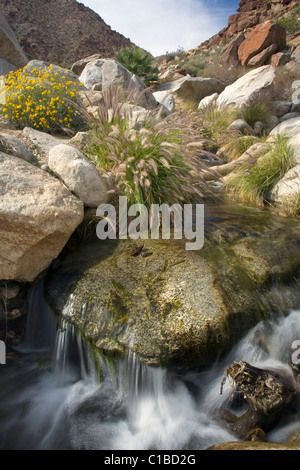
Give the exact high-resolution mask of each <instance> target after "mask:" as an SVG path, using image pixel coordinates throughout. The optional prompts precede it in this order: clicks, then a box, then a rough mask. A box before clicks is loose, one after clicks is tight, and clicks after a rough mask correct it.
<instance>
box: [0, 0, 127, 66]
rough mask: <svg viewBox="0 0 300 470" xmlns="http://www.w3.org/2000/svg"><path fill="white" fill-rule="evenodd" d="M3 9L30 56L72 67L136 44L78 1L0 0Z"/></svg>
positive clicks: (23, 47) (111, 54) (111, 55)
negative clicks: (77, 62) (95, 56)
mask: <svg viewBox="0 0 300 470" xmlns="http://www.w3.org/2000/svg"><path fill="white" fill-rule="evenodd" d="M0 8H1V9H2V12H3V14H4V16H5V17H6V20H7V22H8V23H9V25H10V27H11V28H12V30H13V31H14V33H15V35H16V38H17V40H18V42H19V44H20V45H21V47H22V49H23V50H24V52H25V54H26V55H27V57H29V59H38V60H44V61H46V62H53V63H56V64H59V65H62V66H71V65H72V63H74V62H76V61H77V60H79V59H82V58H84V57H88V56H90V55H93V54H96V53H97V54H101V55H102V57H103V58H108V57H113V56H114V54H115V53H116V52H118V51H119V50H120V49H122V48H124V47H132V46H134V44H133V43H132V42H131V41H130V39H129V38H126V37H125V36H123V35H122V34H120V33H118V32H116V31H114V30H112V29H111V27H110V26H109V25H107V24H106V23H105V22H104V20H103V19H102V18H101V17H100V16H99V15H98V14H97V13H96V12H94V11H93V10H92V9H91V8H89V7H87V6H85V5H83V4H82V3H79V2H77V1H76V0H26V2H24V1H23V0H0Z"/></svg>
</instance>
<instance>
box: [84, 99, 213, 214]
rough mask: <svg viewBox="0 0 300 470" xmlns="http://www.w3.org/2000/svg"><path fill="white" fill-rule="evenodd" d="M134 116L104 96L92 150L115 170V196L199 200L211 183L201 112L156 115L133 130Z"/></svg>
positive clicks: (99, 160) (141, 199) (112, 172)
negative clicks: (204, 172) (206, 170)
mask: <svg viewBox="0 0 300 470" xmlns="http://www.w3.org/2000/svg"><path fill="white" fill-rule="evenodd" d="M130 118H131V116H130V112H128V111H127V112H126V111H125V109H124V108H123V107H122V105H121V104H119V103H118V97H117V96H114V97H112V96H111V92H110V93H107V94H106V95H104V100H103V103H101V104H100V105H99V120H98V121H97V123H96V126H95V130H94V132H95V137H94V141H93V144H92V145H91V147H90V149H89V151H88V156H89V158H90V159H92V160H93V161H94V163H95V164H96V165H97V166H99V167H100V168H102V169H104V170H105V171H107V172H109V173H110V175H111V177H112V178H113V180H114V184H115V189H114V192H115V194H120V195H125V196H127V198H128V200H129V202H130V204H134V203H142V204H145V205H146V206H147V207H150V205H151V204H155V203H156V204H161V203H169V204H174V203H188V202H191V203H192V202H195V201H196V200H199V199H200V198H201V196H202V195H203V189H204V188H205V186H206V184H205V182H204V180H203V179H202V177H201V170H202V169H204V168H206V164H205V161H204V158H205V157H206V156H207V154H208V152H205V151H203V150H202V144H203V139H201V138H200V139H199V126H201V123H202V122H201V120H200V119H199V114H198V113H187V112H185V113H173V114H172V115H170V116H168V117H167V118H165V119H163V120H159V119H157V117H156V118H154V117H153V118H152V120H151V119H150V120H149V121H148V122H147V123H146V125H145V126H144V127H143V128H141V129H133V128H130V126H129V122H130Z"/></svg>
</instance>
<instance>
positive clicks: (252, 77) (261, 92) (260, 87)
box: [217, 65, 275, 106]
mask: <svg viewBox="0 0 300 470" xmlns="http://www.w3.org/2000/svg"><path fill="white" fill-rule="evenodd" d="M274 81H275V69H274V67H272V66H271V65H264V66H262V67H259V68H258V69H254V70H252V71H251V72H249V73H247V74H246V75H244V76H243V77H241V78H239V79H238V80H236V81H235V82H234V83H232V84H231V85H229V86H227V87H226V88H225V90H224V91H223V92H222V93H221V94H220V96H219V97H218V99H217V105H218V106H226V105H238V106H242V105H244V104H246V103H248V102H249V101H251V100H262V101H265V100H268V99H271V97H272V95H273V89H274Z"/></svg>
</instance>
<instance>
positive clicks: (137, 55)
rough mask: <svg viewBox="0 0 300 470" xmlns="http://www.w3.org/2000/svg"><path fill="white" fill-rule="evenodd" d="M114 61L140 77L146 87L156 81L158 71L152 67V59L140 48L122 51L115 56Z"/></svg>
mask: <svg viewBox="0 0 300 470" xmlns="http://www.w3.org/2000/svg"><path fill="white" fill-rule="evenodd" d="M115 59H116V60H117V61H118V62H119V63H120V64H122V65H124V67H126V68H127V69H128V70H129V71H130V72H132V73H134V74H135V75H137V76H138V77H140V78H141V79H142V80H143V81H144V82H145V84H146V85H150V84H151V83H152V82H156V81H158V69H157V68H156V67H155V66H154V58H153V57H152V55H151V54H150V53H149V52H147V51H144V50H143V49H141V48H140V47H136V48H130V47H129V48H125V49H122V50H121V51H120V52H118V53H117V54H116V55H115Z"/></svg>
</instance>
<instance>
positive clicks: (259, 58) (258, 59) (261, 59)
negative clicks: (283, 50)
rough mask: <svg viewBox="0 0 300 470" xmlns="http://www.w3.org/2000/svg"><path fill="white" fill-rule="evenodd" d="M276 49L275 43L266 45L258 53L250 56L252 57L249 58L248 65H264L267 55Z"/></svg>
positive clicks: (269, 55)
mask: <svg viewBox="0 0 300 470" xmlns="http://www.w3.org/2000/svg"><path fill="white" fill-rule="evenodd" d="M276 50H277V45H276V44H272V45H271V46H269V47H267V48H266V49H264V50H263V51H261V52H260V53H259V54H257V55H255V56H254V57H252V59H250V60H249V62H248V67H260V66H261V65H264V64H265V63H266V62H267V60H268V59H269V57H271V55H272V54H274V52H276Z"/></svg>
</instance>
